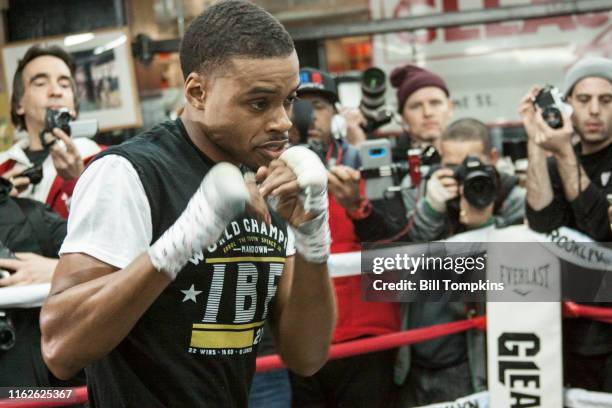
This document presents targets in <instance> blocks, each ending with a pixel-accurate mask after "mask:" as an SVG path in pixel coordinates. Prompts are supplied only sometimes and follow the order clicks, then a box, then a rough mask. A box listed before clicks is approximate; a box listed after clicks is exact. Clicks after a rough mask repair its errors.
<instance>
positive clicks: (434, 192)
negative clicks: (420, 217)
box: [425, 167, 459, 213]
mask: <svg viewBox="0 0 612 408" xmlns="http://www.w3.org/2000/svg"><path fill="white" fill-rule="evenodd" d="M458 194H459V184H458V183H457V180H456V179H455V177H454V172H453V170H452V169H449V168H446V167H444V168H441V169H438V170H436V171H434V172H433V173H432V175H431V177H430V178H429V180H428V181H427V186H426V193H425V199H426V200H427V203H429V205H430V206H431V208H433V209H434V210H436V211H437V212H439V213H445V212H446V203H447V202H448V201H450V200H452V199H454V198H456V197H457V196H458Z"/></svg>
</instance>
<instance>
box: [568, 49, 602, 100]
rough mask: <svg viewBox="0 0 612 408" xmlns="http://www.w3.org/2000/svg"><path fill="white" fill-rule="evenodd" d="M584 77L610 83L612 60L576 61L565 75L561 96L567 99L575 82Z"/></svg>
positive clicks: (590, 59)
mask: <svg viewBox="0 0 612 408" xmlns="http://www.w3.org/2000/svg"><path fill="white" fill-rule="evenodd" d="M586 77H599V78H604V79H607V80H608V81H610V82H612V59H608V58H603V57H587V58H583V59H581V60H580V61H578V63H576V64H575V65H574V66H573V67H571V68H570V69H569V71H567V74H566V75H565V82H564V84H563V85H564V86H563V89H564V90H565V92H564V93H563V96H565V97H566V98H567V96H568V95H569V94H570V93H571V92H572V89H573V88H574V85H576V82H578V81H580V80H581V79H583V78H586Z"/></svg>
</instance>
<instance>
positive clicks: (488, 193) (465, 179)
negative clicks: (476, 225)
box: [453, 155, 498, 209]
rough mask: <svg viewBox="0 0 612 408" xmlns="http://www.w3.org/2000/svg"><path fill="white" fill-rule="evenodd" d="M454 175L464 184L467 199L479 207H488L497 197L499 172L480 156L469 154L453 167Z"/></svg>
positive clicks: (464, 194) (464, 193)
mask: <svg viewBox="0 0 612 408" xmlns="http://www.w3.org/2000/svg"><path fill="white" fill-rule="evenodd" d="M453 171H454V177H455V179H456V180H457V182H458V183H459V184H460V185H462V186H463V196H464V197H465V199H466V201H467V202H468V203H469V204H470V205H471V206H473V207H475V208H478V209H483V208H486V207H487V206H488V205H490V204H491V203H493V202H494V201H495V199H496V198H497V184H498V183H497V173H496V172H495V168H494V167H493V166H490V165H488V164H484V163H483V162H482V161H481V160H480V159H479V158H478V156H474V155H468V156H467V157H466V158H465V160H464V161H463V163H462V164H461V165H459V166H457V167H455V168H454V169H453Z"/></svg>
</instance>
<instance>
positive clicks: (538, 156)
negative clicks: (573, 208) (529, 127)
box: [527, 140, 554, 211]
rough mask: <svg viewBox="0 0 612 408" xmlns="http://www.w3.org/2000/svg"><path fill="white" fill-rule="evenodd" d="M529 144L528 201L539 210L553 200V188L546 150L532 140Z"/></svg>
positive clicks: (533, 207)
mask: <svg viewBox="0 0 612 408" xmlns="http://www.w3.org/2000/svg"><path fill="white" fill-rule="evenodd" d="M527 146H528V148H527V151H528V161H529V165H528V167H527V203H528V204H529V206H530V207H531V208H532V209H534V210H536V211H539V210H541V209H543V208H545V207H547V206H548V205H549V204H550V203H551V202H552V200H553V197H554V195H553V189H552V184H551V182H550V175H549V174H548V167H547V165H546V155H545V153H544V150H543V149H541V148H540V147H539V146H537V145H536V144H535V142H533V141H531V140H530V141H529V142H528V144H527Z"/></svg>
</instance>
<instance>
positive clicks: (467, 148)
mask: <svg viewBox="0 0 612 408" xmlns="http://www.w3.org/2000/svg"><path fill="white" fill-rule="evenodd" d="M439 146H440V149H439V150H440V157H441V160H442V163H441V167H440V168H435V167H433V168H432V169H431V171H430V175H428V176H427V177H426V179H425V180H423V182H422V183H421V185H420V186H419V187H418V188H417V189H405V190H404V191H403V197H404V205H405V206H406V208H407V209H414V210H413V213H412V215H411V222H412V228H411V229H410V231H408V233H407V237H408V238H409V239H410V240H413V241H431V240H436V239H441V238H446V237H448V236H451V235H454V234H456V233H458V232H462V231H465V230H469V229H473V228H478V227H481V226H483V225H487V224H495V225H496V226H497V227H505V226H508V225H513V224H520V223H522V222H523V217H524V198H525V190H524V189H523V188H521V187H520V186H519V185H518V179H517V178H516V177H514V176H511V175H509V174H506V173H501V172H497V171H496V170H495V169H494V166H495V162H496V161H497V150H496V149H495V148H493V147H492V146H491V140H490V137H489V131H488V129H487V127H486V126H485V125H484V124H483V123H482V122H480V121H478V120H476V119H459V120H457V121H456V122H454V123H452V124H451V125H450V126H449V127H448V129H447V130H446V132H445V133H444V134H443V135H442V137H441V139H440V143H439ZM468 155H474V156H476V157H477V158H478V159H479V160H480V162H481V163H482V164H483V165H484V166H486V167H487V168H488V171H489V172H492V174H491V177H492V179H493V181H494V183H495V188H496V191H493V192H487V194H490V193H492V195H491V199H490V200H487V201H490V203H489V204H487V205H486V206H483V207H481V208H477V207H476V206H475V205H474V204H473V203H469V202H468V200H466V195H467V194H464V193H466V192H467V191H466V188H465V185H462V184H463V183H461V175H462V173H465V170H466V169H465V168H464V169H460V170H463V171H462V172H461V171H460V172H457V170H458V169H457V168H458V166H460V165H461V164H462V163H463V162H464V160H465V158H466V157H467V156H468ZM463 176H464V177H463V178H465V174H463ZM476 188H478V186H476ZM480 188H482V187H480ZM483 193H485V191H475V192H474V194H473V195H475V196H479V195H480V197H479V198H481V199H482V198H484V197H483Z"/></svg>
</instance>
